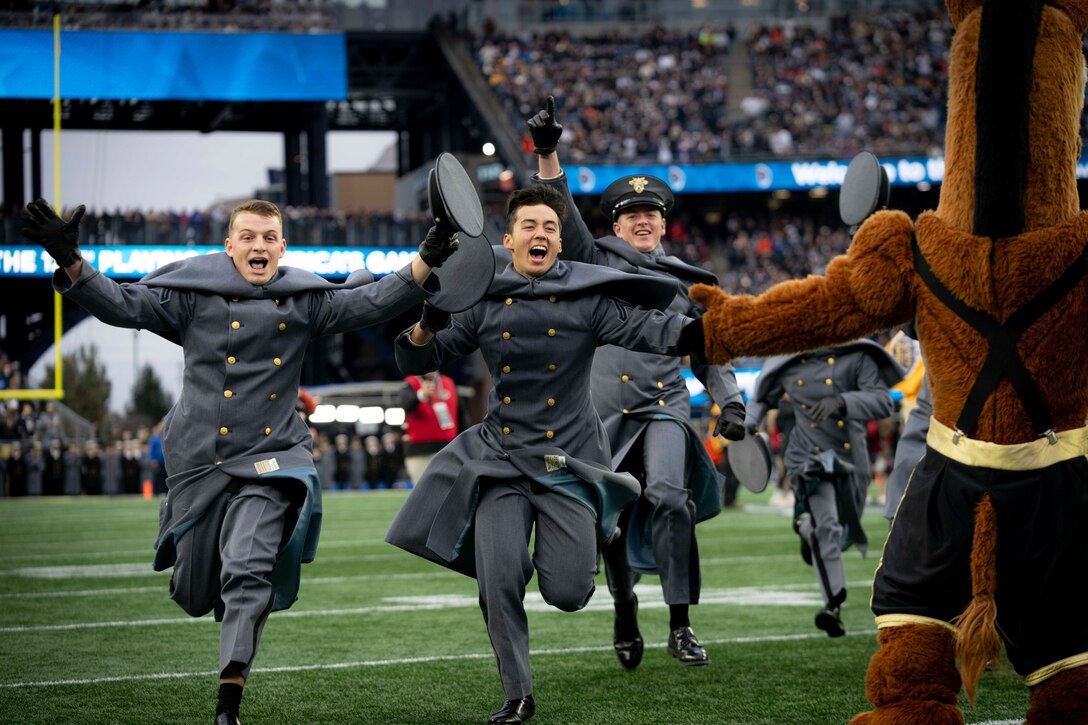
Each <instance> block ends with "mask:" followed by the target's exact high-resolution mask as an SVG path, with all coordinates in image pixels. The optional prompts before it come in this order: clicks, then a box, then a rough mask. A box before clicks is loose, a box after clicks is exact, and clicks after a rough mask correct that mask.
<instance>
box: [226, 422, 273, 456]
mask: <svg viewBox="0 0 1088 725" xmlns="http://www.w3.org/2000/svg"><path fill="white" fill-rule="evenodd" d="M229 433H230V428H228V427H227V426H223V427H222V428H220V429H219V435H221V436H225V435H227V434H229ZM264 434H265V435H266V436H270V435H272V429H271V428H265V429H264ZM215 463H216V465H219V461H216V462H215Z"/></svg>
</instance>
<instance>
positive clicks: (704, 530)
mask: <svg viewBox="0 0 1088 725" xmlns="http://www.w3.org/2000/svg"><path fill="white" fill-rule="evenodd" d="M403 496H404V494H403V493H400V492H385V493H369V494H340V495H329V496H326V498H325V518H324V527H323V533H322V538H321V545H320V547H319V549H318V558H317V561H316V562H314V563H313V564H310V565H307V566H305V567H304V568H303V580H302V589H301V592H300V598H299V601H298V602H297V603H296V604H295V606H294V607H293V608H292V609H291V610H289V611H287V612H282V613H277V614H274V615H273V616H272V617H271V619H270V620H269V623H268V627H267V629H266V630H265V636H264V639H263V640H262V645H261V650H260V653H259V655H258V657H257V661H256V663H255V666H254V671H253V673H252V675H251V678H250V681H249V683H248V685H247V688H246V696H245V699H244V701H243V709H242V721H243V722H244V723H246V725H253V724H254V723H275V724H277V725H279V724H283V723H383V724H384V723H406V724H416V723H420V724H422V723H484V722H486V721H487V715H488V713H490V712H491V711H493V710H495V709H497V707H498V706H499V705H500V704H501V701H502V689H501V686H500V683H499V678H498V672H497V669H496V667H495V664H494V660H493V658H492V657H491V654H490V646H489V644H488V638H487V632H486V630H485V629H484V625H483V621H482V618H481V616H480V612H479V609H478V608H477V606H476V587H475V582H474V581H472V580H470V579H468V578H466V577H463V576H460V575H457V574H453V573H451V572H449V571H447V570H445V569H442V568H440V567H437V566H435V565H433V564H430V563H428V562H426V561H423V560H422V559H418V558H416V557H413V556H411V555H408V554H405V553H403V552H401V551H400V550H398V549H395V548H393V547H391V546H389V545H387V544H385V543H384V542H383V540H382V539H383V537H384V534H385V531H386V528H387V527H388V525H389V522H390V521H391V519H392V517H393V515H394V514H395V513H396V511H397V509H398V507H399V506H400V503H401V501H402V500H403ZM766 498H767V494H764V495H762V496H759V497H754V496H750V495H749V496H748V497H747V499H746V500H747V501H748V502H750V504H754V505H749V507H748V509H746V510H744V511H734V510H728V511H726V512H724V513H723V514H722V515H721V516H719V517H718V518H716V519H714V520H711V521H708V522H705V523H703V524H700V526H699V544H700V553H701V556H702V560H703V600H704V601H703V604H701V605H700V606H698V607H695V608H693V610H692V621H693V625H694V627H695V631H696V633H697V634H698V635H699V636H700V638H701V639H702V640H703V642H704V644H705V645H706V646H707V649H708V651H709V652H710V655H711V660H712V662H711V665H710V666H709V667H699V668H682V667H679V666H678V665H677V664H676V662H675V660H672V659H671V658H669V657H668V656H667V655H666V654H665V650H664V641H665V638H666V636H667V629H668V614H667V610H666V609H665V608H664V607H663V606H662V602H661V593H660V587H659V586H658V582H657V579H656V578H655V577H646V578H645V579H644V581H643V584H642V585H640V590H639V591H640V598H641V600H642V606H641V615H640V621H641V624H642V631H643V635H644V637H645V638H646V640H647V651H646V656H645V659H644V661H643V664H642V666H641V667H640V668H639V669H638V670H637V671H636V672H625V671H623V670H622V669H621V668H620V667H619V665H618V664H617V662H616V660H615V657H614V655H613V654H612V651H611V631H612V618H611V608H610V603H609V601H608V593H607V589H606V588H605V586H604V580H603V575H602V576H601V577H599V579H598V591H597V593H596V594H595V595H594V598H593V600H592V601H591V602H590V605H589V607H588V608H587V609H586V610H584V611H581V612H577V613H573V614H567V613H563V612H559V611H558V610H554V609H550V608H547V607H543V606H533V605H534V604H535V605H540V599H539V595H538V593H537V592H536V589H535V585H530V592H529V595H528V597H527V602H528V603H529V604H530V613H529V617H530V632H531V638H532V639H531V642H532V647H533V652H534V654H533V658H532V664H533V675H534V683H535V694H536V698H537V707H538V717H537V720H538V721H539V722H541V723H552V724H554V725H559V724H562V725H568V724H570V725H577V724H580V723H586V724H589V723H593V724H596V725H599V724H602V723H605V724H607V723H617V724H620V723H622V724H625V725H626V724H634V723H646V724H648V725H649V724H657V723H693V724H694V723H699V724H702V723H730V724H733V723H735V724H742V723H743V724H750V725H757V724H762V723H766V724H768V725H771V724H774V725H780V724H783V723H790V724H792V723H798V724H808V723H812V724H814V725H823V724H825V723H845V722H847V721H848V720H849V718H850V717H851V716H852V715H853V714H854V713H856V712H858V711H861V710H864V709H866V708H867V704H866V702H865V690H864V675H865V668H866V665H867V663H868V660H869V658H870V657H871V656H872V654H873V652H874V651H875V646H876V645H875V636H874V633H873V621H872V616H871V614H870V613H869V611H868V604H867V600H868V595H869V592H868V586H867V582H868V580H869V579H870V578H871V575H872V571H873V569H874V567H875V565H876V562H877V560H878V558H879V551H880V546H881V544H882V542H883V536H884V533H885V530H886V526H885V524H884V520H883V519H882V518H880V516H879V515H878V514H877V513H876V512H874V511H869V512H867V513H866V515H865V525H866V526H867V530H868V532H869V536H870V539H871V541H872V551H871V553H870V556H869V558H868V559H862V558H861V557H860V556H859V555H858V554H857V552H854V551H851V552H848V554H847V556H846V566H847V578H848V580H849V582H851V589H850V599H849V601H848V602H847V605H846V607H845V608H844V611H843V617H844V620H845V622H846V626H847V628H848V630H849V632H850V634H849V636H847V637H844V638H841V639H836V640H831V639H829V638H827V637H826V636H824V635H823V634H822V633H820V632H818V631H817V630H816V629H815V628H814V627H813V626H812V617H813V614H814V613H815V611H816V609H817V605H815V604H813V603H814V602H817V601H818V598H819V594H818V590H817V587H816V583H815V580H814V578H813V575H812V571H811V569H809V568H808V567H806V566H804V564H803V563H802V562H801V560H800V557H799V556H798V545H797V538H796V536H795V535H794V534H793V533H792V532H791V531H790V524H789V518H788V517H787V516H785V515H784V514H783V513H780V512H776V511H775V510H773V509H770V508H768V507H766V506H762V505H760V503H761V502H762V501H765V500H766ZM157 522H158V502H157V501H145V500H143V499H139V498H111V499H102V498H60V499H20V500H11V499H0V552H2V553H0V722H4V723H8V722H12V723H15V722H18V723H50V724H51V723H145V724H147V723H151V724H154V723H179V724H185V725H188V724H190V723H211V722H212V720H213V719H214V715H213V713H214V697H215V689H216V675H215V672H214V671H215V669H216V661H217V652H218V647H217V642H218V629H217V626H216V624H215V623H214V622H213V621H211V618H210V617H208V618H203V619H199V620H194V619H191V618H189V617H188V616H186V615H185V614H184V613H183V612H182V611H181V609H179V608H178V607H177V606H176V605H174V604H173V602H171V601H170V600H169V598H168V597H167V582H168V576H167V575H166V574H163V573H155V572H152V571H151V567H150V561H151V543H152V541H153V539H154V536H155V531H156V528H157ZM791 601H792V602H793V603H789V602H791ZM91 625H98V626H91ZM1026 707H1027V692H1026V690H1025V688H1024V687H1023V685H1022V684H1021V683H1020V682H1019V680H1018V679H1017V678H1016V677H1014V676H1012V675H1010V674H1005V673H1001V672H995V673H987V674H985V675H984V676H983V679H982V682H981V683H980V687H979V703H978V708H977V709H976V710H971V709H970V708H968V709H967V722H968V723H984V722H985V723H997V722H1006V721H1014V720H1015V721H1016V722H1019V721H1020V720H1019V718H1022V717H1023V713H1024V711H1025V710H1026Z"/></svg>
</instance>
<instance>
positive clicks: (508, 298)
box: [506, 297, 514, 305]
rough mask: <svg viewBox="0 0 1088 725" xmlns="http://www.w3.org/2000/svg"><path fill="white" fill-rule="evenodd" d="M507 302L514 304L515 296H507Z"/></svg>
mask: <svg viewBox="0 0 1088 725" xmlns="http://www.w3.org/2000/svg"><path fill="white" fill-rule="evenodd" d="M506 304H508V305H512V304H514V298H513V297H507V298H506Z"/></svg>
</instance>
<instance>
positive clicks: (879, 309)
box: [690, 211, 915, 364]
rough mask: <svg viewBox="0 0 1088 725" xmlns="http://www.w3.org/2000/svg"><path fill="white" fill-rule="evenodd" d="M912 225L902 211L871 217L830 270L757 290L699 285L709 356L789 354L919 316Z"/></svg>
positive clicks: (696, 295) (695, 291)
mask: <svg viewBox="0 0 1088 725" xmlns="http://www.w3.org/2000/svg"><path fill="white" fill-rule="evenodd" d="M913 233H914V227H913V225H912V224H911V221H910V218H909V217H908V216H907V215H906V214H904V213H902V212H897V211H884V212H878V213H877V214H874V215H873V216H872V217H870V218H869V220H868V221H866V222H865V224H863V225H862V227H861V229H859V230H858V232H857V234H855V235H854V240H853V242H852V243H851V244H850V249H849V250H847V252H846V254H844V255H841V256H839V257H836V258H835V259H833V260H832V261H831V264H829V265H828V268H827V274H826V275H825V276H822V277H817V276H811V277H807V278H805V279H801V280H790V281H788V282H782V283H781V284H777V285H775V286H774V287H771V288H770V289H769V290H767V291H766V292H764V293H763V294H761V295H759V296H758V297H753V296H751V295H743V296H735V295H727V294H725V293H724V292H722V290H721V289H720V288H718V287H712V286H710V285H695V286H693V287H692V288H691V293H690V294H691V297H692V299H694V300H697V301H698V302H701V303H702V304H703V305H705V306H706V308H707V312H706V314H705V315H704V316H703V318H702V322H703V334H704V336H705V339H706V356H707V359H708V360H710V361H711V362H714V363H718V364H724V363H726V362H729V361H730V360H731V359H733V358H734V357H737V356H740V355H759V356H769V355H784V354H787V353H792V352H801V351H804V350H813V349H816V348H820V347H826V346H829V345H838V344H842V343H845V342H849V341H851V340H856V339H857V338H859V337H863V336H865V335H868V334H871V333H873V332H877V331H879V330H885V329H888V328H889V327H893V326H895V325H900V324H903V323H904V322H907V321H908V320H910V319H911V318H912V317H913V315H914V306H915V299H914V287H913V279H914V264H913V262H912V259H911V251H910V243H911V239H912V237H913Z"/></svg>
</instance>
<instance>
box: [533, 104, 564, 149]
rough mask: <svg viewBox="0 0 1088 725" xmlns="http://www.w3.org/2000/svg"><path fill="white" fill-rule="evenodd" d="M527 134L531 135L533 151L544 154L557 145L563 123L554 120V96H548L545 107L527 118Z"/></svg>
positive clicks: (561, 133)
mask: <svg viewBox="0 0 1088 725" xmlns="http://www.w3.org/2000/svg"><path fill="white" fill-rule="evenodd" d="M528 123H529V135H530V136H532V137H533V153H534V154H537V155H539V156H546V155H548V154H550V153H551V152H553V151H555V149H556V148H557V147H558V146H559V137H560V136H562V135H563V124H561V123H559V121H557V120H555V96H548V105H547V108H546V109H545V110H543V111H538V112H537V114H536V115H535V116H533V117H532V118H530V119H529V122H528Z"/></svg>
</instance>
